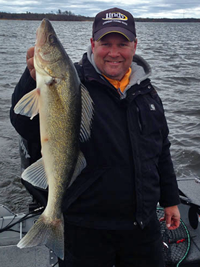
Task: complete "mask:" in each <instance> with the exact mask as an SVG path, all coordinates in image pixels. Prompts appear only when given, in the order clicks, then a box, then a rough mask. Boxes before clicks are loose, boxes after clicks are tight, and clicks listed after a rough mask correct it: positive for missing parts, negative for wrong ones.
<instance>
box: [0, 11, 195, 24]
mask: <svg viewBox="0 0 200 267" xmlns="http://www.w3.org/2000/svg"><path fill="white" fill-rule="evenodd" d="M43 18H48V19H49V20H51V21H55V20H57V21H93V20H94V18H93V17H86V16H82V15H75V14H73V13H72V12H71V11H64V12H62V11H61V10H58V11H57V13H56V14H55V13H43V14H42V13H31V12H27V13H20V14H18V13H7V12H0V20H1V19H5V20H42V19H43ZM135 21H138V22H200V18H199V19H195V18H180V19H169V18H161V19H155V18H135Z"/></svg>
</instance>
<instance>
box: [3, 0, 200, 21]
mask: <svg viewBox="0 0 200 267" xmlns="http://www.w3.org/2000/svg"><path fill="white" fill-rule="evenodd" d="M113 6H117V7H119V8H123V9H126V10H128V11H130V12H131V13H132V14H133V15H134V16H135V17H163V16H165V17H182V16H183V14H185V16H186V17H196V18H197V17H198V18H200V1H199V0H192V1H187V2H186V0H151V1H149V0H140V1H139V0H135V1H134V4H133V3H132V4H130V0H129V1H128V0H127V1H124V0H121V1H120V0H118V1H115V4H110V1H107V0H104V1H99V0H97V1H95V0H93V1H84V0H80V1H78V3H77V2H74V0H68V1H67V0H57V1H55V0H21V1H19V0H14V1H12V2H8V1H6V0H0V11H4V12H12V13H14V12H17V13H20V12H26V11H28V12H32V13H35V12H36V13H48V12H54V13H56V12H57V11H58V9H60V10H61V11H66V10H67V11H71V12H73V13H75V14H76V15H79V14H80V15H84V16H91V17H92V16H95V15H96V13H98V12H99V11H101V10H103V9H108V8H111V7H113Z"/></svg>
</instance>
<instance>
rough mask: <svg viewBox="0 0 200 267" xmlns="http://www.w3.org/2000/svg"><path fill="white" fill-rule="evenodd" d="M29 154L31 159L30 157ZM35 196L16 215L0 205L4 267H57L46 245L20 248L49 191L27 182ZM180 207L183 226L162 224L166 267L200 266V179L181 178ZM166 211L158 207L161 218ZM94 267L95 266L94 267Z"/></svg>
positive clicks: (22, 145) (0, 252)
mask: <svg viewBox="0 0 200 267" xmlns="http://www.w3.org/2000/svg"><path fill="white" fill-rule="evenodd" d="M20 155H21V162H22V169H23V168H25V167H26V166H27V165H28V163H27V160H28V159H29V154H28V151H27V144H26V141H25V140H23V139H21V141H20ZM27 155H28V156H27ZM24 185H25V187H26V189H27V190H28V191H29V193H30V194H31V195H32V197H33V201H32V202H31V203H29V210H28V212H27V213H26V214H25V213H19V214H15V213H14V212H12V211H11V210H10V209H9V208H8V207H6V206H4V205H1V204H0V263H1V266H2V267H14V266H15V267H27V266H28V267H35V266H46V267H54V266H55V267H58V263H57V262H58V259H57V257H56V255H55V254H54V253H53V251H51V250H49V249H48V248H47V247H45V246H37V247H33V248H24V249H19V248H18V247H17V243H18V242H19V241H20V239H21V238H22V237H23V236H24V235H25V234H26V233H27V232H28V231H29V229H30V228H31V227H32V225H33V224H34V223H35V221H36V220H37V219H38V217H39V215H40V214H41V213H42V211H43V210H44V206H45V204H46V196H47V192H45V191H42V190H39V189H38V188H34V187H33V186H32V185H30V184H26V183H24ZM178 186H179V193H180V199H181V204H180V206H179V209H180V212H181V225H180V227H179V228H178V229H176V230H173V231H172V230H168V229H167V228H166V224H165V222H160V224H161V233H162V236H163V253H164V257H165V262H166V267H170V266H172V267H173V266H177V267H178V266H185V267H199V266H200V226H199V225H200V194H199V192H200V180H199V179H198V178H194V179H186V178H184V179H178ZM163 214H164V211H163V209H162V208H161V207H159V205H158V207H157V215H158V218H161V217H162V216H163ZM94 267H95V266H94Z"/></svg>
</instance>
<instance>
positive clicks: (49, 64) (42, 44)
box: [34, 19, 70, 79]
mask: <svg viewBox="0 0 200 267" xmlns="http://www.w3.org/2000/svg"><path fill="white" fill-rule="evenodd" d="M66 58H68V59H69V57H68V55H67V53H66V51H65V49H64V48H63V46H62V44H61V42H60V41H59V39H58V37H57V35H56V33H55V31H54V29H53V27H52V25H51V23H50V21H49V20H48V19H43V20H42V22H41V24H40V26H39V28H38V29H37V32H36V44H35V53H34V66H35V69H36V73H37V72H39V73H40V74H43V75H48V76H50V77H52V78H59V79H62V77H64V76H65V74H66V68H67V61H66V60H64V59H66ZM69 60H70V59H69Z"/></svg>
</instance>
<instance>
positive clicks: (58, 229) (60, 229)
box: [17, 214, 64, 259]
mask: <svg viewBox="0 0 200 267" xmlns="http://www.w3.org/2000/svg"><path fill="white" fill-rule="evenodd" d="M38 245H46V246H47V247H48V248H49V249H51V250H52V251H53V252H54V253H55V254H56V256H57V257H59V258H60V259H64V223H63V216H62V218H60V219H56V220H52V221H50V220H49V219H47V218H46V216H45V215H44V214H42V215H41V216H40V217H39V219H38V220H37V222H36V223H35V224H34V225H33V226H32V228H31V229H30V230H29V232H28V233H27V234H26V235H25V236H24V237H23V238H22V239H21V240H20V241H19V243H18V244H17V247H19V248H26V247H34V246H38Z"/></svg>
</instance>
